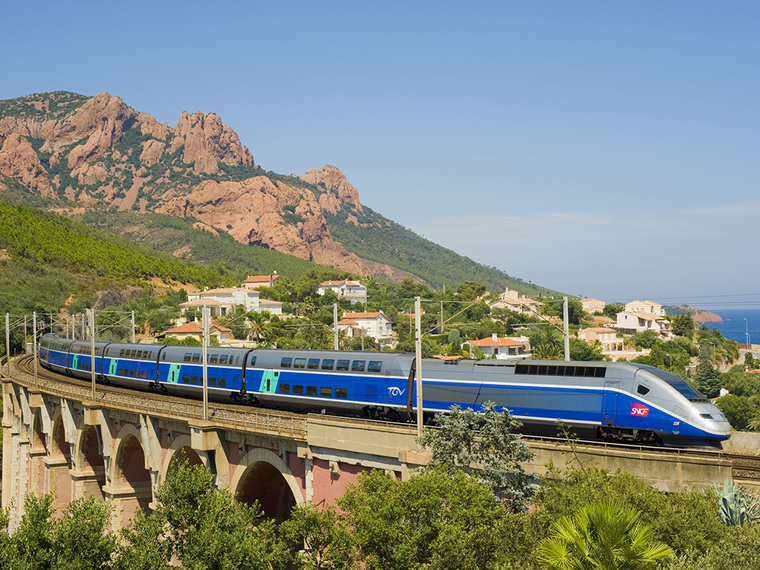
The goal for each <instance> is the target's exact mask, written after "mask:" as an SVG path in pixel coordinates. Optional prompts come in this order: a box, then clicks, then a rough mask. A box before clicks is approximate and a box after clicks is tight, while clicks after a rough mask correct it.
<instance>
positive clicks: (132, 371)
mask: <svg viewBox="0 0 760 570" xmlns="http://www.w3.org/2000/svg"><path fill="white" fill-rule="evenodd" d="M129 377H130V378H134V377H135V371H134V370H130V371H129Z"/></svg>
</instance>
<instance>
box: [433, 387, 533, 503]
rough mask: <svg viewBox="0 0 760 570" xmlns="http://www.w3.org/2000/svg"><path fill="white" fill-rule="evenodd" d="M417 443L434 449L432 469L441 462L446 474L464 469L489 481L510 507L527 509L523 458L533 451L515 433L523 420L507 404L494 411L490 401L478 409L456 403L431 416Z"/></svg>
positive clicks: (526, 486)
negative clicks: (431, 419) (432, 422)
mask: <svg viewBox="0 0 760 570" xmlns="http://www.w3.org/2000/svg"><path fill="white" fill-rule="evenodd" d="M433 421H434V424H435V425H436V428H435V429H432V428H426V429H425V430H424V431H423V433H422V437H421V438H420V440H419V442H420V444H421V445H423V446H424V447H426V448H428V449H430V450H431V451H432V454H433V456H432V459H431V461H430V464H429V468H430V469H435V468H437V467H438V466H441V467H443V468H444V469H445V470H446V472H448V473H455V472H457V471H463V472H465V473H467V474H469V475H474V476H476V477H478V478H480V479H481V480H482V481H484V482H485V483H486V484H488V485H489V486H490V487H491V489H492V490H493V492H494V494H495V495H496V496H498V497H500V498H501V499H502V500H503V501H504V503H505V505H506V506H507V507H508V508H509V509H510V510H512V511H521V510H522V509H524V507H525V504H526V501H527V499H528V497H529V496H530V485H529V483H530V481H529V478H528V477H527V476H526V475H525V473H524V471H523V468H522V465H521V463H524V462H525V461H529V460H530V459H532V458H533V453H532V452H531V451H530V449H528V446H527V445H526V444H525V442H524V441H523V439H522V436H521V435H520V434H519V433H517V430H519V429H520V427H522V424H521V423H520V422H519V421H517V420H516V419H514V418H513V417H512V416H511V415H510V414H509V411H508V410H507V409H502V410H500V411H497V410H496V406H495V404H494V403H493V402H486V403H485V404H483V407H482V409H481V410H480V411H479V412H477V411H475V410H472V409H469V408H468V409H465V410H462V409H461V408H459V406H453V407H452V408H451V411H450V412H449V413H446V414H438V415H436V417H435V419H434V420H433Z"/></svg>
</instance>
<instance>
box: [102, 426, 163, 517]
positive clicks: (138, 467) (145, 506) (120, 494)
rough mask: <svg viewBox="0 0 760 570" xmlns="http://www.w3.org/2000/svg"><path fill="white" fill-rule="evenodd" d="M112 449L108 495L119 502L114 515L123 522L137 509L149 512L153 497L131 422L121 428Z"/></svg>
mask: <svg viewBox="0 0 760 570" xmlns="http://www.w3.org/2000/svg"><path fill="white" fill-rule="evenodd" d="M115 449H116V456H115V460H114V461H112V462H111V495H112V497H113V498H114V499H118V501H119V502H120V505H119V507H117V508H118V509H119V510H120V512H119V513H117V515H118V517H119V519H120V521H121V522H122V523H123V524H126V523H127V522H128V521H129V520H130V519H131V518H132V516H133V515H134V513H135V512H137V510H138V509H142V510H143V511H144V512H145V513H146V514H149V513H150V510H151V509H150V504H151V502H152V499H153V492H152V485H151V479H150V471H149V470H148V469H147V468H146V467H145V464H146V461H145V451H144V449H143V442H142V438H141V437H140V431H139V430H138V429H137V428H136V427H135V426H133V425H132V424H126V425H124V426H123V427H122V429H121V431H120V432H119V435H118V436H117V438H116V445H115Z"/></svg>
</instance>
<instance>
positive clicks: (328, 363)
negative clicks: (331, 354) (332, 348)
mask: <svg viewBox="0 0 760 570" xmlns="http://www.w3.org/2000/svg"><path fill="white" fill-rule="evenodd" d="M334 366H335V359H334V358H325V359H324V360H323V361H322V370H332V369H333V367H334Z"/></svg>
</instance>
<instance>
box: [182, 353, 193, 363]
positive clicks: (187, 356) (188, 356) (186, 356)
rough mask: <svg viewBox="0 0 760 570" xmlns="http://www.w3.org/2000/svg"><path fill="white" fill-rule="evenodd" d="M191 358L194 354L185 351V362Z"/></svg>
mask: <svg viewBox="0 0 760 570" xmlns="http://www.w3.org/2000/svg"><path fill="white" fill-rule="evenodd" d="M191 358H192V355H191V354H190V353H189V352H186V353H185V357H184V359H183V360H184V361H185V362H190V359H191Z"/></svg>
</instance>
